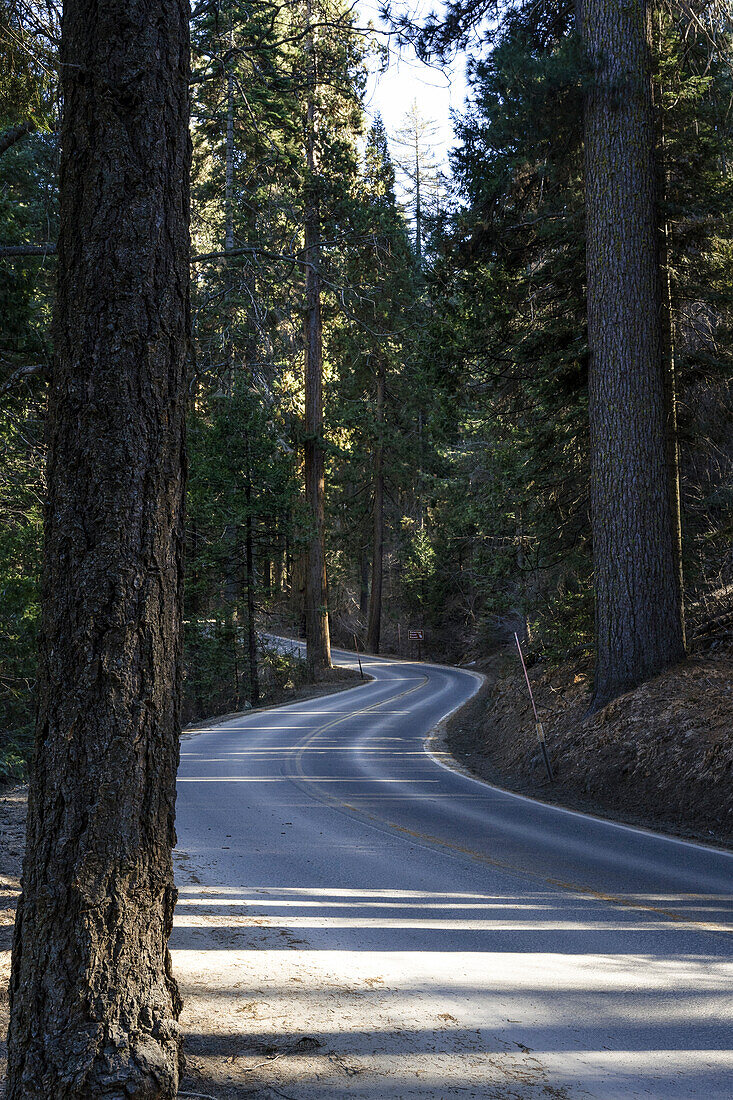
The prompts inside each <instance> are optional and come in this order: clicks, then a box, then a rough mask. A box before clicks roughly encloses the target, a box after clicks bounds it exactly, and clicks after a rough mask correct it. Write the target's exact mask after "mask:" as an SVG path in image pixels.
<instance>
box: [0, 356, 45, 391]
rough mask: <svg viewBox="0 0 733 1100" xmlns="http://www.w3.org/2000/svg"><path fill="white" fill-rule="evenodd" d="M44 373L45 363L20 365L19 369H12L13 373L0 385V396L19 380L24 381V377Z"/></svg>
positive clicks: (12, 387)
mask: <svg viewBox="0 0 733 1100" xmlns="http://www.w3.org/2000/svg"><path fill="white" fill-rule="evenodd" d="M45 373H46V364H45V363H35V364H34V365H33V366H32V367H20V369H19V370H16V371H14V373H13V374H11V375H10V378H8V379H7V381H5V382H3V384H2V386H0V397H3V396H4V395H5V394H6V393H9V392H10V390H12V389H14V388H15V387H16V386H17V385H18V383H19V382H24V381H25V380H26V378H33V377H34V376H35V375H38V374H45Z"/></svg>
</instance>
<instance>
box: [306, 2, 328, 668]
mask: <svg viewBox="0 0 733 1100" xmlns="http://www.w3.org/2000/svg"><path fill="white" fill-rule="evenodd" d="M307 20H308V35H307V50H308V64H309V78H308V79H309V90H308V100H307V105H306V167H307V172H308V179H307V181H306V200H305V260H306V263H307V267H306V276H305V298H306V301H305V447H304V452H305V453H304V465H305V499H306V503H307V505H308V512H309V518H310V524H311V531H310V536H309V539H308V549H307V556H306V570H305V638H306V656H307V661H308V667H309V669H310V672H311V675H314V676H317V675H318V674H319V673H320V672H322V671H323V670H324V669H326V668H330V667H331V640H330V636H329V629H328V594H327V587H326V554H325V526H326V520H325V471H324V455H323V326H322V322H321V275H320V265H321V225H320V219H321V214H320V204H319V196H318V180H317V173H316V160H317V153H316V124H317V107H316V99H315V96H316V87H317V83H318V71H317V58H316V47H315V41H314V35H313V30H312V12H311V3H310V0H308V3H307Z"/></svg>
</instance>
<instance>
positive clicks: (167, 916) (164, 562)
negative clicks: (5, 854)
mask: <svg viewBox="0 0 733 1100" xmlns="http://www.w3.org/2000/svg"><path fill="white" fill-rule="evenodd" d="M161 28H165V33H164V34H163V33H162V32H161ZM61 61H62V69H61V71H62V73H63V93H64V104H65V106H64V115H63V129H62V165H61V232H60V240H59V251H58V257H59V258H58V268H59V271H58V292H57V304H56V326H55V362H54V368H53V385H52V390H51V403H50V409H49V414H48V417H49V423H48V438H49V452H50V453H49V464H48V507H47V511H46V528H45V564H44V588H43V615H44V620H43V631H42V640H41V660H40V687H39V707H38V721H37V733H36V754H35V761H34V767H33V774H32V779H31V787H30V805H29V817H28V834H27V848H26V857H25V863H24V871H23V893H22V896H21V899H20V903H19V910H18V916H17V920H16V928H15V938H14V946H13V970H12V978H11V1025H10V1035H9V1048H10V1059H9V1085H8V1095H9V1097H11V1098H12V1100H20V1098H21V1097H22V1098H23V1100H47V1098H48V1097H50V1096H53V1097H54V1098H55V1100H72V1098H73V1100H81V1098H82V1097H88V1096H102V1095H112V1094H113V1093H114V1094H117V1095H121V1094H122V1093H125V1094H127V1095H140V1096H142V1095H151V1096H152V1095H155V1096H157V1097H170V1098H173V1097H174V1096H175V1095H176V1094H177V1087H178V1079H179V1032H178V1026H177V1023H176V1018H177V1015H178V1012H179V1010H180V998H179V995H178V991H177V988H176V985H175V982H174V980H173V977H172V974H171V967H170V958H169V955H168V949H167V940H168V936H169V933H170V930H171V926H172V920H173V906H174V903H175V888H174V885H173V868H172V859H171V849H172V846H173V844H174V842H175V835H174V830H173V819H174V807H175V773H176V767H177V762H178V734H179V725H178V717H179V715H178V708H179V699H180V673H181V596H182V535H183V475H184V430H183V429H184V412H185V400H184V394H185V373H186V369H185V359H186V344H187V316H186V315H187V305H188V278H189V249H188V225H187V222H188V213H187V211H188V76H189V69H188V11H187V5H184V4H182V3H179V2H178V0H160V2H155V0H153V2H151V0H145V3H137V2H133V3H130V2H129V0H126V2H125V3H121V2H116V3H112V4H108V5H107V6H106V8H105V9H104V13H102V12H100V10H99V8H98V6H97V5H94V4H91V3H89V2H87V0H68V2H67V4H66V6H65V11H64V27H63V40H62V53H61ZM125 88H127V89H131V90H133V91H132V92H131V94H130V95H125V96H120V95H119V89H125ZM110 89H114V95H113V100H114V103H113V109H112V108H111V102H112V101H111V100H110V95H111V94H112V93H111V91H110ZM131 135H134V138H135V140H134V142H133V141H131ZM110 165H114V166H115V168H114V170H110V168H109V166H110Z"/></svg>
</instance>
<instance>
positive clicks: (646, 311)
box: [580, 0, 684, 709]
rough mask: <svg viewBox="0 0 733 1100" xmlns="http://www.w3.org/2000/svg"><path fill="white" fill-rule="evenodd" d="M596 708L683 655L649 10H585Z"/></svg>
mask: <svg viewBox="0 0 733 1100" xmlns="http://www.w3.org/2000/svg"><path fill="white" fill-rule="evenodd" d="M580 26H581V33H582V37H583V42H584V45H585V49H586V53H587V56H588V58H589V61H590V63H591V65H592V67H593V70H594V77H593V80H592V81H591V83H590V86H589V89H588V92H587V96H586V105H585V192H586V239H587V244H586V248H587V278H588V334H589V344H590V353H591V361H590V378H589V399H590V437H591V468H592V484H591V501H592V522H593V551H594V564H595V592H596V643H597V664H596V682H595V695H594V702H593V707H594V708H595V709H597V708H599V707H601V706H603V705H604V704H605V703H607V702H608V701H609V700H610V699H612V698H614V697H615V696H616V695H619V694H621V693H622V692H624V691H627V690H629V689H631V688H633V687H635V686H636V685H637V684H639V683H641V682H642V681H643V680H645V679H647V678H649V677H650V676H653V675H654V674H656V673H658V672H660V671H661V670H662V669H663V668H665V667H667V666H668V665H670V664H672V663H673V662H675V661H677V660H678V659H679V658H680V657H682V655H683V653H684V640H683V629H682V615H681V601H680V585H679V574H678V571H677V567H676V562H675V545H674V531H673V516H672V501H671V499H670V483H669V479H668V476H667V473H668V471H667V463H666V443H665V426H666V425H665V419H666V418H665V400H664V362H663V334H662V311H663V303H662V281H661V266H660V254H659V239H658V222H657V203H656V194H655V191H656V166H655V145H656V135H655V125H654V122H655V120H654V107H653V102H652V89H651V65H650V48H649V41H650V24H649V11H648V7H647V3H646V2H645V0H629V2H628V3H626V4H623V5H619V4H618V3H616V0H584V2H583V4H582V11H581V13H580Z"/></svg>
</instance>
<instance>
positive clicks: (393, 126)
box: [359, 0, 466, 172]
mask: <svg viewBox="0 0 733 1100" xmlns="http://www.w3.org/2000/svg"><path fill="white" fill-rule="evenodd" d="M435 6H436V5H435V4H428V3H419V4H417V5H415V4H400V3H399V2H397V3H395V5H394V9H395V12H404V13H406V14H407V13H409V14H410V15H411V16H412V17H413V18H415V19H416V20H420V19H421V18H424V16H425V15H427V14H428V12H429V11H430V10H432V9H433V8H434V7H435ZM359 12H360V15H361V22H362V25H366V24H367V23H368V22H369V21H370V20H371V21H372V22H373V23H374V25H375V26H376V27H383V24H382V23H381V21H380V19H379V6H378V3H377V2H375V0H361V2H360V4H359ZM380 37H381V40H382V41H383V42H384V43H388V44H389V65H388V68H387V71H386V72H379V62H378V59H376V58H372V59H371V64H370V69H371V74H370V78H369V84H368V88H367V94H366V99H365V106H366V110H367V114H368V115H369V117H374V115H375V114H377V112H379V113H380V114H381V115H382V118H383V120H384V125H385V126H386V128H387V133H388V135H389V137H390V138H392V137H393V136H394V134H395V132H396V131H397V130H398V129H399V128H400V126H401V125H402V123H403V121H404V117H405V114H406V112H407V110H408V108H409V107H410V104H411V103H412V101H413V100H417V103H418V106H419V107H420V111H421V113H422V115H423V117H424V118H425V119H427V120H429V121H431V122H434V123H435V124H436V136H435V142H434V144H435V152H436V160H438V161H439V162H440V167H441V168H442V170H443V171H444V172H447V171H448V149H449V148H450V147H451V145H452V144H453V124H452V122H451V117H450V112H451V109H453V110H461V109H462V108H463V105H464V100H465V96H466V79H465V59H464V57H463V56H462V55H459V56H458V57H457V58H456V59H455V60H454V61H453V62H452V63H451V64H447V65H437V64H436V65H425V64H424V63H423V62H422V61H420V60H418V58H417V57H416V56H415V52H414V50H412V49H410V48H403V49H401V50H400V49H398V48H397V46H396V44H395V43H394V42H392V41H391V40H390V39H389V38H388V36H387V35H386V34H385V35H384V36H380ZM394 151H395V150H394V147H393V152H394Z"/></svg>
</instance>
